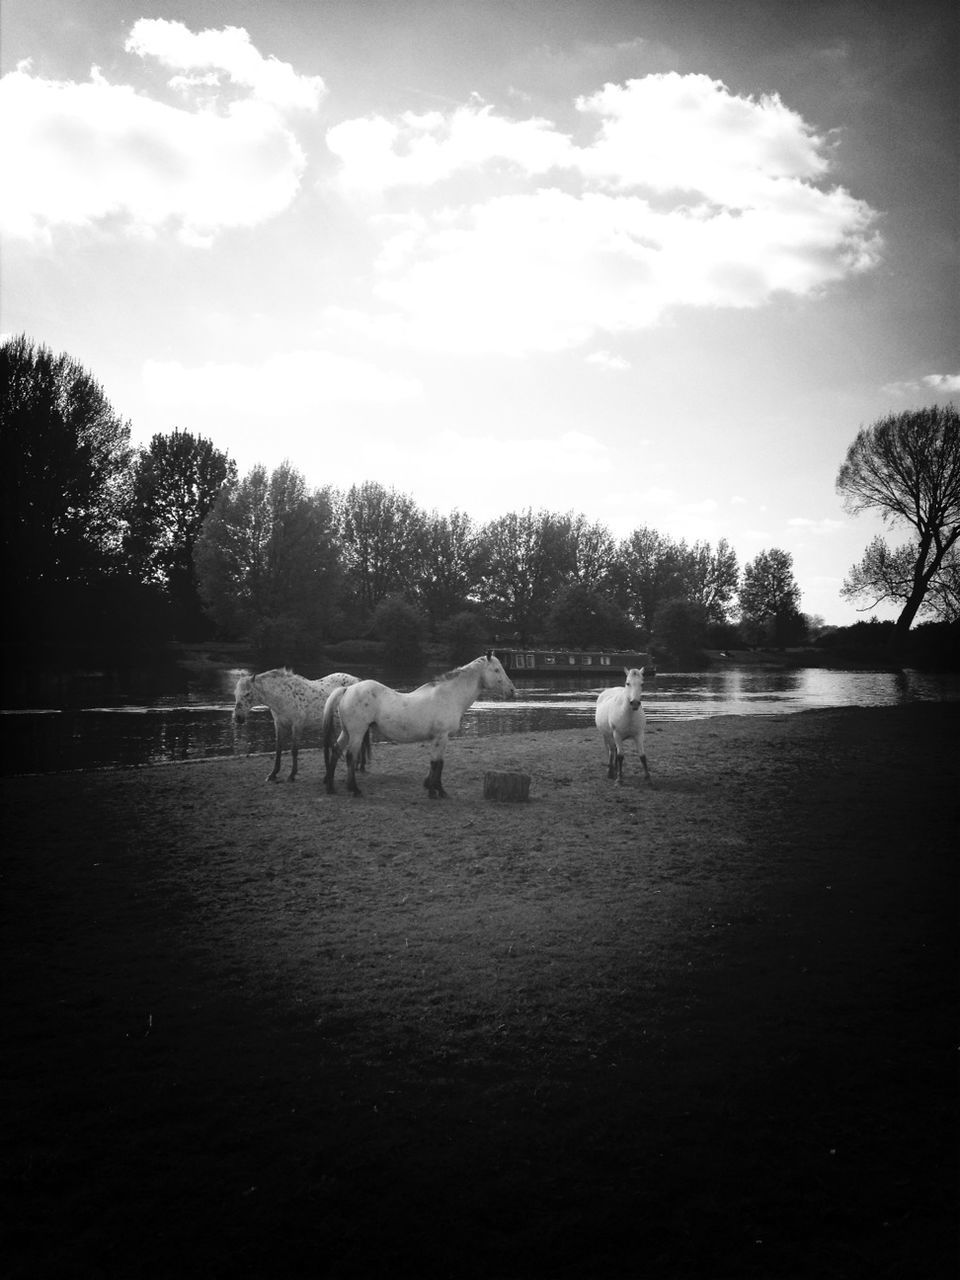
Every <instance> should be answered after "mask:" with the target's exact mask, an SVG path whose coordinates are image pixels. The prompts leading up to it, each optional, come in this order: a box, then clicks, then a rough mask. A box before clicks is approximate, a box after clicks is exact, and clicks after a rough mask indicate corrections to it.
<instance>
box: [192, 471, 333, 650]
mask: <svg viewBox="0 0 960 1280" xmlns="http://www.w3.org/2000/svg"><path fill="white" fill-rule="evenodd" d="M333 533H334V527H333V509H332V502H331V498H330V494H329V492H328V491H327V490H319V491H314V492H310V491H309V490H308V489H307V487H306V483H305V481H304V479H303V476H302V475H301V474H300V473H299V472H298V471H296V470H294V468H293V467H291V466H290V464H289V463H288V462H284V463H283V464H281V466H279V467H278V468H277V469H276V470H275V471H274V472H272V473H271V474H270V475H268V474H267V471H266V468H265V467H262V466H257V467H254V468H253V470H252V471H251V472H250V473H249V474H248V475H247V476H245V477H244V479H243V480H241V482H240V484H239V485H238V486H237V487H236V489H234V490H229V489H225V490H223V491H222V492H221V494H220V496H219V498H217V500H216V502H215V503H214V505H213V508H212V510H211V511H210V514H209V515H208V516H207V519H206V520H205V522H204V525H203V530H202V532H201V534H200V537H199V539H198V541H197V546H196V551H195V559H196V568H197V582H198V586H199V589H200V595H201V599H202V600H203V602H204V605H205V607H206V609H207V611H208V613H209V614H210V616H211V617H212V618H213V620H214V621H215V622H216V623H217V625H218V626H220V627H221V628H223V630H225V631H226V632H227V633H228V634H232V635H235V636H248V637H250V638H251V639H253V640H254V642H255V643H256V645H257V647H258V650H259V654H260V656H261V657H262V658H263V659H265V660H269V661H272V662H278V661H289V659H290V658H291V657H292V656H293V655H294V654H296V653H298V652H305V651H308V650H309V649H310V648H311V647H312V646H314V645H316V643H317V642H318V641H321V640H323V639H325V638H326V637H327V636H328V635H329V634H330V630H331V623H332V621H333V619H334V617H335V610H336V605H337V591H338V587H339V582H340V578H339V572H338V568H337V558H336V550H335V546H334V541H333Z"/></svg>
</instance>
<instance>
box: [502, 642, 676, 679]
mask: <svg viewBox="0 0 960 1280" xmlns="http://www.w3.org/2000/svg"><path fill="white" fill-rule="evenodd" d="M493 652H494V655H495V656H496V657H497V658H499V659H500V661H501V663H502V664H503V666H504V668H505V669H506V670H507V671H509V672H510V673H511V674H513V675H518V676H519V675H530V676H551V675H553V676H576V675H582V674H584V673H585V672H596V673H597V674H598V675H604V674H607V673H610V672H620V671H622V669H623V668H624V667H642V666H644V665H648V664H650V655H649V654H648V653H637V652H636V651H635V650H631V651H626V650H624V651H621V650H610V649H527V648H521V647H519V646H517V645H511V646H510V647H509V648H500V649H498V648H495V649H494V651H493ZM651 665H652V664H651Z"/></svg>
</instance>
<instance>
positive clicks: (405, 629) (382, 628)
mask: <svg viewBox="0 0 960 1280" xmlns="http://www.w3.org/2000/svg"><path fill="white" fill-rule="evenodd" d="M370 630H371V632H372V633H373V635H374V636H375V637H376V638H377V639H378V640H382V641H383V646H384V648H383V656H384V659H385V660H386V662H387V665H388V666H391V667H396V668H399V669H401V670H404V671H410V670H415V669H417V668H418V667H421V666H422V665H423V659H424V651H423V644H424V640H425V639H426V634H427V620H426V618H425V617H424V616H423V614H422V613H421V612H420V610H419V609H418V608H417V607H416V605H413V604H411V603H410V601H409V600H406V599H404V597H403V596H400V595H393V596H385V597H384V598H383V599H382V600H381V601H380V603H379V604H378V605H377V607H376V609H375V610H374V612H373V618H372V619H371V622H370Z"/></svg>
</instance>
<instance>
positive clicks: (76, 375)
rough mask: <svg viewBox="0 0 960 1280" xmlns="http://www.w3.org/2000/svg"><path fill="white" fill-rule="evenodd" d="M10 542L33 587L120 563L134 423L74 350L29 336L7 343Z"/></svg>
mask: <svg viewBox="0 0 960 1280" xmlns="http://www.w3.org/2000/svg"><path fill="white" fill-rule="evenodd" d="M0 377H2V387H3V401H2V415H3V417H2V427H3V430H2V433H0V442H2V443H0V449H2V453H0V463H2V467H0V469H2V484H3V542H4V560H5V565H6V568H7V571H8V572H10V571H12V572H14V573H15V575H16V577H17V579H18V580H19V582H20V583H21V584H23V585H24V586H25V587H30V586H34V585H36V584H39V583H40V582H45V583H49V582H53V583H57V584H62V583H66V582H85V581H89V580H90V579H91V578H92V577H93V576H95V575H96V574H97V573H99V572H102V571H103V570H104V569H112V570H116V569H117V568H118V567H119V565H120V544H121V536H122V532H123V510H124V499H125V496H126V488H127V479H128V470H127V468H128V464H129V461H130V456H131V450H130V443H129V441H130V426H129V423H127V422H124V421H122V420H121V419H120V418H119V417H118V416H117V414H116V413H115V412H114V410H113V408H112V407H111V405H110V403H109V401H108V400H107V398H106V396H105V395H104V393H103V390H102V388H101V387H100V385H99V384H98V383H97V382H95V381H94V380H93V378H92V377H91V376H90V375H89V374H88V373H86V372H85V370H84V369H82V368H81V367H80V365H79V364H77V362H76V361H75V360H72V359H71V358H70V357H69V356H67V355H63V354H61V355H58V356H55V355H54V354H53V353H52V351H50V349H49V348H48V347H44V346H36V345H35V344H34V343H33V342H31V341H29V339H27V338H26V337H25V336H23V335H21V336H19V337H16V338H11V339H9V340H8V341H7V342H5V343H3V345H2V346H0Z"/></svg>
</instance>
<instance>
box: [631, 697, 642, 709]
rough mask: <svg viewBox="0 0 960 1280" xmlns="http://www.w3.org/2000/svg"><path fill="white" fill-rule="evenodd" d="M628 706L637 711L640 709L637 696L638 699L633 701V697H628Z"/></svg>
mask: <svg viewBox="0 0 960 1280" xmlns="http://www.w3.org/2000/svg"><path fill="white" fill-rule="evenodd" d="M630 706H631V708H632V709H633V710H634V711H639V710H640V699H639V698H638V699H637V700H636V702H634V701H633V699H632V698H631V699H630Z"/></svg>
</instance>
